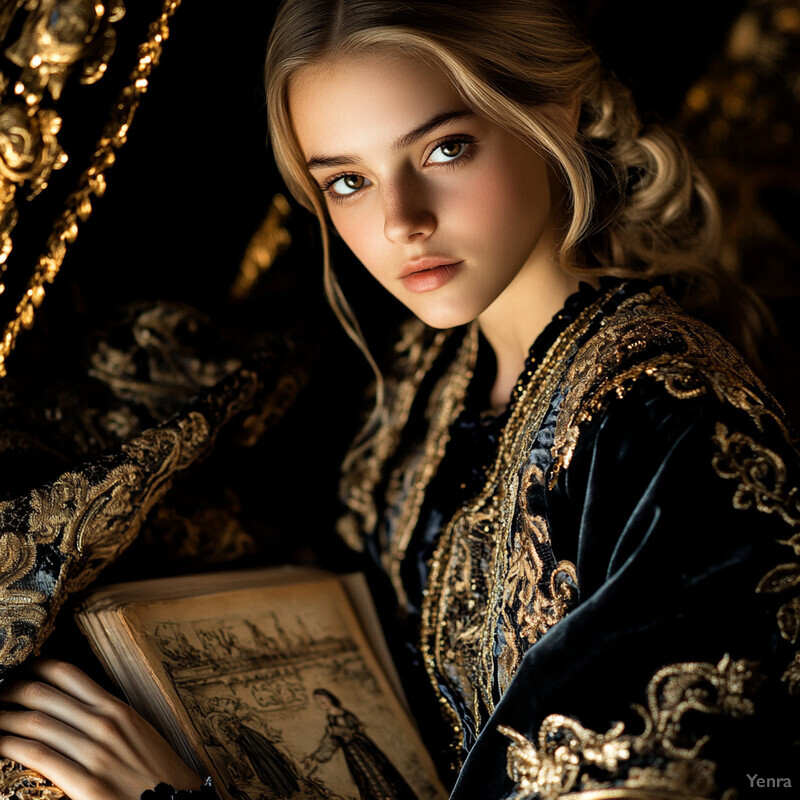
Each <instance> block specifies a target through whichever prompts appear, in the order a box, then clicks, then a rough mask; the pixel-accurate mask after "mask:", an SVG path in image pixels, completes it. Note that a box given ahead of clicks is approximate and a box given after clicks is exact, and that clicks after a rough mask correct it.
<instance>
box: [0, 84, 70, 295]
mask: <svg viewBox="0 0 800 800" xmlns="http://www.w3.org/2000/svg"><path fill="white" fill-rule="evenodd" d="M7 94H8V80H7V79H5V78H4V77H3V76H2V75H0V98H2V102H0V265H2V266H0V274H2V272H3V271H5V262H6V260H7V259H8V256H9V254H10V253H11V248H12V242H11V231H12V230H13V229H14V226H15V225H16V224H17V219H18V216H19V211H18V209H17V205H16V202H15V195H16V192H17V188H18V187H20V186H22V185H24V184H26V183H27V184H28V187H29V188H28V199H29V200H32V199H33V198H34V197H35V196H36V195H37V194H39V192H41V191H42V189H44V188H45V187H46V186H47V181H48V180H49V178H50V173H51V172H52V171H53V170H54V169H60V168H61V167H63V166H64V164H65V163H66V161H67V157H66V154H65V153H64V152H63V150H62V149H61V147H60V146H59V144H58V141H57V139H56V136H57V134H58V132H59V130H60V128H61V118H60V117H59V116H58V114H57V113H56V112H55V111H53V110H52V109H37V110H36V111H35V112H34V113H31V110H30V109H29V108H28V107H27V106H26V105H25V103H24V102H23V101H22V100H18V99H16V100H10V101H7V100H6V99H4V98H5V97H6V95H7ZM2 289H3V286H2V283H0V292H2Z"/></svg>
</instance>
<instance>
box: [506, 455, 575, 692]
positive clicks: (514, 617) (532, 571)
mask: <svg viewBox="0 0 800 800" xmlns="http://www.w3.org/2000/svg"><path fill="white" fill-rule="evenodd" d="M534 483H538V484H540V485H541V484H543V475H542V473H541V471H540V470H539V468H538V467H532V468H530V469H529V470H528V472H527V475H526V477H525V478H524V479H523V496H524V494H525V493H527V492H528V491H529V490H530V488H531V485H532V484H534ZM520 516H521V523H520V531H519V535H518V536H517V537H516V539H515V541H514V544H513V548H514V551H513V554H512V556H511V558H510V560H509V564H508V573H507V575H506V579H505V587H506V590H505V595H504V597H503V604H502V609H501V611H500V627H499V638H500V640H501V641H503V642H504V643H505V646H504V648H503V650H502V651H501V653H500V656H499V657H498V667H499V669H498V684H499V687H500V691H501V693H502V692H505V690H506V689H507V688H508V684H509V683H510V682H511V679H512V678H513V677H514V675H515V674H516V671H517V669H518V668H519V665H520V662H521V661H522V656H523V655H524V654H525V651H526V650H527V649H528V648H529V647H530V646H531V645H532V644H534V643H535V642H537V641H538V640H539V638H540V637H541V635H542V634H543V633H545V632H546V631H547V630H548V629H549V628H551V627H552V626H553V625H555V624H556V622H558V621H559V620H561V619H563V617H564V616H565V614H566V613H567V611H569V609H570V608H571V607H572V606H573V605H574V604H575V603H576V601H577V599H578V598H577V595H578V576H577V572H576V569H575V565H574V564H572V563H571V562H569V561H559V562H558V564H556V565H555V566H553V564H552V562H553V561H554V560H555V559H554V558H553V556H552V550H551V546H550V534H549V532H548V528H547V522H546V520H545V519H544V518H543V517H541V516H537V515H533V514H531V513H530V512H529V511H528V509H527V508H523V509H522V511H521V514H520Z"/></svg>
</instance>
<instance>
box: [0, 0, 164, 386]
mask: <svg viewBox="0 0 800 800" xmlns="http://www.w3.org/2000/svg"><path fill="white" fill-rule="evenodd" d="M179 5H180V0H163V5H162V9H161V14H160V16H159V17H158V19H156V21H155V22H153V23H152V24H151V25H150V28H149V31H148V37H147V40H146V41H145V42H144V43H143V44H142V45H140V47H139V53H138V62H137V65H136V67H135V68H134V69H133V71H132V72H131V74H130V76H129V84H128V85H127V86H126V87H125V88H124V89H123V90H122V92H121V93H120V95H119V97H118V98H117V100H116V102H115V103H114V105H113V109H112V113H111V118H110V120H109V121H108V123H107V124H106V126H105V129H104V130H103V134H102V136H101V138H100V140H99V141H98V142H97V144H96V146H95V149H94V155H93V156H92V161H91V164H90V165H89V167H88V168H87V169H86V170H85V171H84V172H83V173H82V175H81V176H80V178H79V180H78V188H77V189H76V190H75V191H74V192H72V193H71V194H70V195H69V196H68V197H67V200H66V202H65V209H64V211H63V212H62V213H61V215H60V216H59V217H58V218H57V219H56V222H55V224H54V226H53V230H52V232H51V234H50V236H49V238H48V241H47V245H46V248H45V252H44V253H43V254H42V255H41V256H40V257H39V260H38V262H37V264H36V266H35V268H34V271H33V275H32V277H31V278H30V280H29V281H28V284H27V287H26V290H25V292H24V294H23V296H22V298H21V299H20V300H19V302H18V303H17V305H16V307H15V311H14V315H15V316H14V318H13V319H12V320H11V321H10V322H9V323H8V324H7V325H6V327H5V331H4V333H3V336H2V339H0V377H3V376H4V375H5V374H6V359H7V358H8V355H9V354H10V353H11V351H12V350H13V348H14V345H15V343H16V340H17V337H18V336H19V333H20V331H21V330H23V329H24V328H29V327H30V326H31V325H32V324H33V319H34V315H35V311H36V309H37V308H38V307H39V306H40V305H41V303H42V301H43V300H44V296H45V285H46V284H48V283H52V282H53V281H54V280H55V278H56V276H57V275H58V272H59V270H60V269H61V265H62V263H63V261H64V257H65V255H66V252H67V247H68V246H69V245H70V244H72V243H73V242H74V241H75V239H76V238H77V236H78V231H79V229H80V226H81V224H82V223H84V222H85V221H86V220H87V219H88V218H89V217H90V216H91V213H92V209H93V202H94V199H95V198H97V197H101V196H102V195H103V194H104V192H105V188H106V178H105V175H106V172H107V171H108V169H109V167H110V166H111V165H112V164H113V163H114V162H115V160H116V155H117V151H118V150H119V149H120V148H121V147H122V146H123V145H124V144H125V142H126V141H127V138H128V132H129V130H130V126H131V123H132V122H133V118H134V116H135V114H136V110H137V109H138V107H139V104H140V102H141V99H142V96H143V95H144V94H145V93H146V92H147V90H148V88H149V86H150V76H151V73H152V71H153V69H154V68H155V67H156V66H157V65H158V63H159V61H160V60H161V53H162V49H163V44H164V42H165V40H166V39H167V38H168V37H169V23H170V20H171V18H172V16H173V14H174V13H175V11H176V10H177V8H178V6H179ZM46 7H47V8H50V9H51V12H52V13H51V15H50V17H48V18H47V19H46V20H44V19H43V18H42V17H41V15H40V14H39V12H40V11H42V10H43V9H44V8H46ZM122 11H123V6H122V4H121V3H120V2H118V0H114V2H112V3H111V4H110V5H109V6H108V7H106V6H104V5H103V4H101V3H98V4H95V3H89V2H87V0H40V2H39V3H37V4H36V6H35V9H34V13H32V16H31V17H29V19H28V20H27V21H26V26H25V29H24V31H23V36H22V38H21V39H20V40H19V42H18V43H17V44H16V45H15V46H14V47H13V48H12V50H11V53H10V56H11V57H13V58H15V59H16V60H17V61H18V62H20V61H21V62H22V63H25V64H26V65H27V66H25V68H24V70H23V76H22V78H21V79H20V81H18V82H17V84H16V86H15V89H14V91H15V93H17V94H19V95H20V96H21V98H22V99H23V100H24V102H25V103H26V104H27V105H29V106H30V107H31V109H34V110H35V109H36V108H38V104H39V102H40V100H41V98H42V92H43V91H44V89H45V87H48V86H49V87H50V91H51V93H52V94H53V96H54V97H57V96H58V93H59V92H60V88H61V85H62V83H63V79H64V75H65V72H64V70H65V69H67V68H69V67H70V66H72V65H73V64H75V63H76V62H77V61H78V60H80V59H81V58H85V59H87V60H86V66H85V69H84V74H83V80H84V81H85V82H91V81H92V80H96V79H97V78H98V77H99V76H100V75H102V73H103V71H104V69H105V64H106V62H107V59H108V56H109V55H110V52H111V49H113V42H114V33H113V30H112V29H111V28H109V27H108V26H107V25H106V23H108V22H112V21H113V20H114V19H118V18H119V16H120V15H121V14H122ZM92 15H95V16H92ZM98 15H99V16H101V17H102V20H101V21H99V22H98V19H97V16H98ZM50 25H52V26H54V27H53V29H52V30H50V29H49V28H48V26H50ZM86 37H89V38H88V40H87V38H86ZM81 41H82V42H83V44H82V47H83V49H82V50H81V51H80V54H78V50H77V49H76V47H79V42H81ZM37 48H39V50H37ZM40 51H41V52H40ZM25 59H27V61H25ZM25 70H28V71H27V72H26V71H25ZM30 70H32V72H31V71H30ZM25 80H29V81H31V82H32V83H31V86H30V87H29V86H27V85H26V83H25ZM50 122H51V129H52V125H54V124H55V121H54V119H51V120H50ZM39 127H40V129H41V128H42V124H41V120H40V125H39ZM53 135H54V134H53ZM6 194H8V193H6ZM0 199H2V198H1V197H0ZM5 199H6V200H7V201H8V202H9V203H11V204H13V198H8V197H6V198H5ZM6 210H7V206H4V207H3V208H2V209H0V212H3V216H0V234H2V233H3V232H5V238H4V239H3V240H2V241H0V252H2V251H3V250H5V251H6V255H8V253H7V251H8V250H9V249H10V244H9V239H8V234H9V231H10V227H13V222H14V220H15V219H16V217H15V214H16V211H15V210H13V211H11V212H8V213H9V214H10V216H9V217H7V218H6V216H5V212H6Z"/></svg>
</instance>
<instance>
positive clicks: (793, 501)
mask: <svg viewBox="0 0 800 800" xmlns="http://www.w3.org/2000/svg"><path fill="white" fill-rule="evenodd" d="M712 442H714V444H716V445H717V447H718V448H719V449H718V452H717V453H716V454H715V455H714V457H713V459H712V462H711V464H712V466H713V467H714V470H715V472H716V473H717V475H719V476H720V477H721V478H733V479H737V480H738V481H739V486H738V488H737V489H736V492H735V494H734V496H733V506H734V508H736V509H737V510H740V511H741V510H746V509H749V508H753V507H755V508H756V509H758V510H759V511H761V512H763V513H765V514H773V513H776V514H778V515H779V516H780V517H781V518H782V519H783V520H784V522H787V523H789V524H790V525H796V524H798V523H800V493H798V489H797V487H796V486H793V487H791V488H790V489H787V486H786V466H785V464H784V462H783V459H782V458H781V457H780V456H779V455H778V454H777V453H775V452H773V451H772V450H770V449H768V448H766V447H764V446H763V445H760V444H758V443H757V442H756V441H754V440H753V438H752V437H750V436H746V435H745V434H743V433H730V434H729V433H728V429H727V428H726V427H725V425H723V424H722V423H721V422H718V423H717V425H716V430H715V433H714V436H713V437H712Z"/></svg>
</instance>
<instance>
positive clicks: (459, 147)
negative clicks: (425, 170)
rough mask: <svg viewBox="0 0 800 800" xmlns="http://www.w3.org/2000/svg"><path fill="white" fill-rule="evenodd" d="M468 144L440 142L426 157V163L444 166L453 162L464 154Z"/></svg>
mask: <svg viewBox="0 0 800 800" xmlns="http://www.w3.org/2000/svg"><path fill="white" fill-rule="evenodd" d="M468 147H469V142H456V141H450V142H442V144H440V145H439V146H438V147H437V148H435V149H434V151H433V152H432V153H431V154H430V156H428V161H430V162H431V163H433V164H446V163H447V162H448V161H455V160H456V159H457V158H460V157H461V156H463V155H464V153H466V151H467V148H468Z"/></svg>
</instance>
